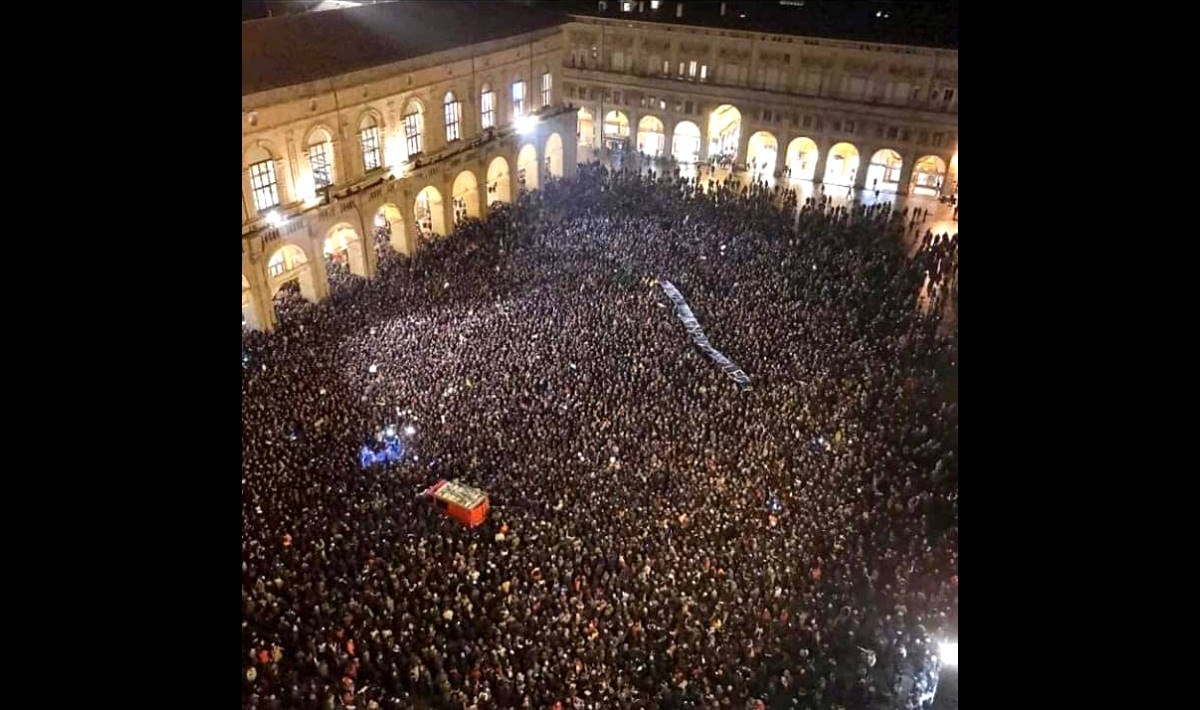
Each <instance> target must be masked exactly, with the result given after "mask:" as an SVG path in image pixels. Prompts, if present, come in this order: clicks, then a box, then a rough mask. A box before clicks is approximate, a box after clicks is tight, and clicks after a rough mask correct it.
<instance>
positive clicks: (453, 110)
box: [442, 91, 462, 142]
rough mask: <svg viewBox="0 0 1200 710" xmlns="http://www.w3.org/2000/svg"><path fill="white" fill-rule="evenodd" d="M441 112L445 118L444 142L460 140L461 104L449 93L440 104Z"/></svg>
mask: <svg viewBox="0 0 1200 710" xmlns="http://www.w3.org/2000/svg"><path fill="white" fill-rule="evenodd" d="M442 111H443V113H444V114H445V117H446V141H447V142H449V141H456V140H458V139H459V138H462V104H461V103H459V102H458V100H456V99H455V98H454V94H453V93H451V92H449V91H448V92H446V98H445V100H444V101H443V102H442Z"/></svg>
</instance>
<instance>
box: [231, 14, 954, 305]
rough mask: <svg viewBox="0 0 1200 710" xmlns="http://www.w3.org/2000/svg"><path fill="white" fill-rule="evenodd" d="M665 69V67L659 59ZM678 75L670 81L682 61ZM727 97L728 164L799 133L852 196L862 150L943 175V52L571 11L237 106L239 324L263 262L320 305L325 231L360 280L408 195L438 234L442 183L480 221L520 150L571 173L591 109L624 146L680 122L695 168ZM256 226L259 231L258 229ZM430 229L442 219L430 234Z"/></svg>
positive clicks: (411, 226) (947, 63)
mask: <svg viewBox="0 0 1200 710" xmlns="http://www.w3.org/2000/svg"><path fill="white" fill-rule="evenodd" d="M664 62H665V63H666V66H665V68H664V66H663V63H664ZM681 65H682V73H681V69H680V67H681ZM543 72H548V73H549V74H550V76H551V82H552V87H551V96H550V101H549V103H548V105H547V106H546V107H543V106H542V101H541V92H540V85H539V84H540V77H541V75H542V73H543ZM518 80H523V81H525V82H526V106H527V109H526V112H527V113H532V112H538V113H539V114H540V116H539V121H538V122H537V124H536V126H533V127H532V128H530V127H527V126H521V127H520V128H521V129H522V130H518V126H517V125H515V124H514V119H515V115H514V106H513V100H512V85H513V82H515V81H518ZM485 84H486V85H488V86H489V87H490V88H491V89H492V90H493V91H494V92H495V96H496V108H495V111H496V116H495V130H492V131H485V130H484V129H483V128H482V126H481V119H482V117H481V108H482V107H481V96H480V91H481V88H482V87H483V86H484V85H485ZM447 92H453V94H454V96H455V97H456V98H457V100H458V101H459V102H460V105H461V119H460V121H461V123H460V130H461V134H462V137H461V138H460V139H458V140H455V141H447V139H446V131H445V123H444V120H443V98H444V97H445V95H446V93H447ZM414 102H416V104H419V105H420V106H421V107H422V109H423V110H422V117H423V130H422V142H423V146H422V150H421V152H420V153H419V154H417V155H409V152H408V150H407V148H406V138H405V133H404V116H405V114H406V113H407V112H408V111H409V110H410V108H411V107H412V106H413V105H415V104H414ZM725 104H730V105H733V106H735V107H736V108H737V109H738V110H739V112H740V114H741V129H740V140H739V142H738V151H737V152H738V156H739V162H741V161H744V160H745V156H746V153H747V147H748V142H749V140H750V137H751V136H752V135H753V134H754V133H756V132H758V131H767V132H769V133H770V134H771V135H772V136H773V137H774V138H775V139H776V141H777V146H778V148H777V150H778V158H777V161H776V173H777V174H778V173H779V171H781V170H782V168H783V163H784V160H785V158H786V154H787V148H788V145H789V143H790V142H791V141H792V140H794V139H796V138H800V137H806V138H809V139H811V140H813V141H814V142H815V143H816V145H817V148H818V154H819V157H818V165H817V168H816V176H817V179H820V176H821V175H823V173H824V168H825V166H826V158H827V156H828V152H829V149H830V148H831V147H832V146H833V145H835V144H836V143H839V142H848V143H851V144H853V145H854V146H855V147H856V149H857V150H858V152H859V158H860V169H859V173H858V176H857V179H856V183H857V184H858V186H859V187H862V186H863V185H862V183H863V181H864V180H865V175H866V172H867V171H866V169H865V168H866V165H867V164H868V162H869V160H870V158H871V156H872V155H873V154H874V153H875V151H877V150H879V149H882V148H890V149H892V150H895V151H897V152H898V153H900V154H901V156H902V158H903V161H904V170H903V173H902V176H901V178H900V182H901V183H902V184H903V185H905V186H907V185H908V184H909V178H910V176H911V175H912V168H913V165H914V163H915V162H916V161H917V160H918V159H920V158H922V157H924V156H929V155H933V156H937V157H938V158H940V159H941V160H942V161H943V162H944V164H945V165H947V166H949V169H950V171H951V174H950V175H949V176H948V179H951V180H956V179H957V176H956V174H954V173H955V172H956V170H957V160H956V156H957V151H958V53H957V52H955V51H950V50H934V49H922V48H913V47H900V46H894V45H881V44H870V43H860V42H845V41H838V40H827V39H818V38H804V37H791V36H773V35H766V34H761V33H750V32H741V31H732V30H719V29H712V28H701V27H688V26H683V25H663V24H653V23H644V22H642V23H639V22H631V21H626V20H624V19H622V20H620V21H615V20H607V19H600V18H582V17H576V18H574V21H572V22H570V23H568V24H565V25H563V26H562V27H560V28H551V29H546V30H541V31H538V32H532V33H528V34H526V35H521V36H517V37H512V38H507V39H503V40H497V41H494V42H488V43H483V44H478V45H473V46H468V47H460V48H456V49H453V50H449V51H445V52H439V53H436V54H432V55H427V56H424V57H419V58H416V59H412V60H406V61H403V62H396V63H393V64H390V65H386V66H382V67H374V68H370V69H366V70H362V71H358V72H351V73H349V74H344V75H340V76H337V77H333V78H330V79H323V80H319V81H314V82H309V83H306V84H300V85H295V86H289V87H283V88H279V89H272V90H269V91H263V92H259V93H256V94H252V95H249V96H243V97H242V277H243V281H242V297H243V310H244V311H245V312H246V313H247V314H248V316H247V320H248V322H249V323H250V324H251V325H252V326H253V327H257V328H264V329H270V328H272V327H273V325H274V322H275V316H274V309H273V299H274V295H275V293H276V291H277V290H278V288H279V286H280V284H281V283H282V281H283V280H286V278H288V277H289V275H288V274H285V275H282V276H281V275H273V274H271V273H270V271H269V269H268V264H269V262H270V260H271V258H272V256H274V255H277V254H280V253H282V252H283V251H287V252H288V253H289V254H301V253H302V254H303V258H304V259H305V261H306V262H307V269H302V271H303V276H302V277H301V279H300V282H301V292H302V293H303V295H304V296H305V297H306V298H309V299H310V300H320V299H322V298H324V297H325V296H327V295H328V290H329V285H328V281H327V278H326V274H325V265H324V257H323V247H324V243H325V239H326V238H327V237H328V236H329V235H330V234H331V233H332V232H333V231H335V230H337V229H340V228H344V227H348V228H350V229H351V230H353V232H354V233H355V235H356V236H357V242H356V243H355V244H354V245H353V246H352V247H351V249H350V267H351V269H352V270H353V271H354V272H355V273H358V274H360V275H364V276H367V277H370V276H372V275H373V274H374V273H375V266H376V265H375V261H376V255H375V246H374V236H373V225H374V222H375V219H376V216H377V215H379V214H381V213H382V214H385V215H391V217H390V218H389V223H390V224H391V233H392V247H393V248H395V249H396V250H398V251H401V252H403V253H407V254H411V253H413V252H414V251H415V249H416V245H417V237H416V235H417V233H418V224H417V217H416V214H415V209H416V207H415V204H416V200H417V195H419V194H421V191H422V190H424V189H425V188H427V187H432V188H433V189H434V190H436V194H437V195H438V196H439V197H440V206H439V207H438V216H439V217H440V220H439V219H436V218H435V229H437V228H438V227H439V226H440V229H439V230H438V231H440V232H443V233H446V232H449V231H450V230H451V229H452V228H453V210H454V208H453V196H454V188H455V185H456V181H459V180H460V178H461V180H462V182H459V183H458V184H460V185H461V184H469V183H470V182H471V181H472V180H471V179H470V178H464V177H462V176H463V174H464V173H470V175H471V176H472V177H473V182H474V184H475V191H474V195H473V197H474V200H476V204H475V205H474V206H473V209H471V212H472V213H473V214H477V215H478V216H480V217H483V216H486V214H487V211H488V205H487V200H488V186H489V185H488V176H489V167H490V166H492V164H493V161H496V159H497V158H503V162H500V163H496V164H497V165H498V166H501V165H504V166H506V178H505V179H504V180H503V181H502V182H503V186H504V187H505V188H507V193H508V196H509V199H510V200H512V199H515V198H516V196H517V195H518V192H519V189H520V185H519V184H518V170H519V165H518V163H519V156H520V155H522V149H523V148H524V147H525V146H526V145H532V146H533V150H534V152H535V153H536V164H535V165H534V166H533V170H534V173H533V174H531V175H529V176H528V178H529V182H530V183H531V185H532V184H536V185H538V186H540V185H543V184H544V181H545V180H546V178H547V175H546V174H545V171H546V159H547V148H548V146H550V145H551V144H552V143H553V141H552V138H551V137H552V136H553V135H554V134H557V135H558V137H559V140H560V141H561V147H562V150H561V158H557V157H556V160H561V165H562V171H563V175H564V176H566V177H570V176H571V175H573V174H574V172H575V166H576V163H577V161H578V160H579V158H578V153H577V151H578V149H579V147H580V145H581V144H591V145H593V146H598V145H600V144H601V138H602V135H603V124H604V117H605V114H606V113H607V112H609V111H613V110H619V111H621V112H622V113H624V114H625V116H626V118H627V120H628V121H629V143H630V145H631V146H636V145H637V134H638V124H639V122H640V121H641V119H642V118H644V117H646V116H654V117H655V118H657V119H659V120H660V121H661V122H662V123H663V128H664V138H665V149H666V151H668V152H669V151H670V149H671V145H672V138H673V134H674V131H675V128H676V126H677V125H678V124H679V123H680V122H681V121H684V120H688V121H691V122H693V123H695V124H696V126H697V127H698V128H699V129H700V134H701V148H700V149H701V158H702V159H703V158H706V157H707V154H708V140H709V135H708V133H709V125H708V124H709V115H710V113H711V112H712V111H713V110H715V109H716V108H717V107H719V106H721V105H725ZM577 108H578V109H580V110H587V111H588V112H590V113H591V115H592V117H593V128H592V135H591V136H580V137H579V139H578V140H573V136H574V135H575V134H576V131H577V128H578V126H579V122H578V121H577V118H576V109H577ZM367 116H370V117H371V118H372V119H373V120H374V121H375V124H376V125H377V126H378V127H379V133H380V144H381V145H380V148H381V157H382V165H381V166H380V167H379V168H376V169H375V170H372V171H370V172H368V171H366V170H365V166H364V164H363V155H362V150H361V149H360V139H359V130H360V127H361V125H362V123H363V120H364V118H365V117H367ZM319 135H327V136H328V137H329V141H328V142H329V146H330V150H331V154H332V178H333V185H332V186H331V187H330V189H329V195H330V199H329V201H328V202H326V203H322V198H321V197H320V196H318V195H317V194H316V190H315V189H314V184H313V174H312V165H311V164H310V161H309V157H308V150H307V148H308V145H309V144H310V143H311V142H312V141H313V140H314V136H319ZM264 153H265V154H266V155H268V156H269V157H270V159H271V160H272V161H273V162H274V167H275V174H276V179H277V182H278V189H279V202H280V204H279V206H278V207H276V208H274V209H272V210H270V211H269V213H270V215H268V214H260V213H259V210H258V209H256V208H255V204H254V199H253V194H252V191H251V186H250V164H251V162H252V160H253V159H254V158H253V156H255V155H258V156H261V155H263V154H264ZM268 216H270V217H272V218H273V219H272V223H271V224H268V219H267V218H268ZM439 223H440V224H439Z"/></svg>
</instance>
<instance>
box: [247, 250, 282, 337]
mask: <svg viewBox="0 0 1200 710" xmlns="http://www.w3.org/2000/svg"><path fill="white" fill-rule="evenodd" d="M248 266H249V268H246V269H245V270H244V271H243V272H242V273H243V274H245V276H246V280H247V281H249V282H250V309H249V312H248V313H246V324H247V325H249V326H250V327H251V328H253V329H254V330H263V331H271V330H274V328H275V303H274V301H273V300H272V299H271V287H270V285H269V284H268V283H267V265H266V257H265V255H263V254H258V258H257V259H250V260H249V264H248Z"/></svg>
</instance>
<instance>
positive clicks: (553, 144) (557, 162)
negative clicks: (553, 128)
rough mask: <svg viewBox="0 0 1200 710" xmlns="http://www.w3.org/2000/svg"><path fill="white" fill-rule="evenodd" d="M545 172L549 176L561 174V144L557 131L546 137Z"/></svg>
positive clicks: (555, 176) (558, 176) (560, 175)
mask: <svg viewBox="0 0 1200 710" xmlns="http://www.w3.org/2000/svg"><path fill="white" fill-rule="evenodd" d="M545 152H546V174H547V175H548V176H550V177H554V178H560V177H562V176H563V144H562V138H560V137H559V135H558V134H557V133H551V134H550V137H549V138H547V139H546V151H545Z"/></svg>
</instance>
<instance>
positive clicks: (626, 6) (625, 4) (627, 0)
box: [621, 0, 633, 12]
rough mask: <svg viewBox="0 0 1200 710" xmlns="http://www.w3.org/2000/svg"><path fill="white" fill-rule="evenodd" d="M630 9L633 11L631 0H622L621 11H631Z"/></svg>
mask: <svg viewBox="0 0 1200 710" xmlns="http://www.w3.org/2000/svg"><path fill="white" fill-rule="evenodd" d="M632 11H633V2H632V1H631V0H622V2H621V12H632Z"/></svg>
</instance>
